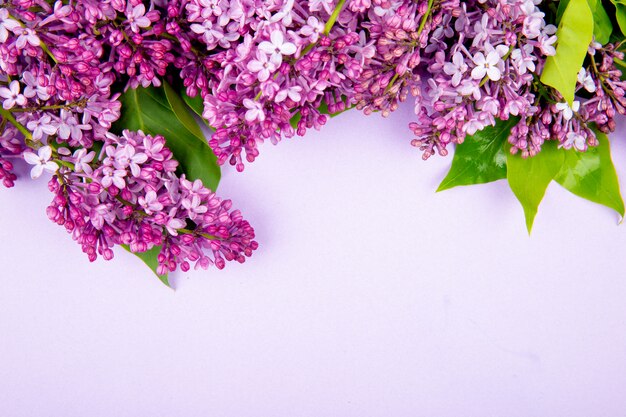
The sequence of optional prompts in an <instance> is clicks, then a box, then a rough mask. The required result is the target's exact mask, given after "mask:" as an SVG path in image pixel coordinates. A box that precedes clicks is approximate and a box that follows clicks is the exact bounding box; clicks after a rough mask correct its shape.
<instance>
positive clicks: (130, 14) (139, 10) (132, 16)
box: [126, 3, 152, 33]
mask: <svg viewBox="0 0 626 417" xmlns="http://www.w3.org/2000/svg"><path fill="white" fill-rule="evenodd" d="M145 14H146V7H145V6H144V5H143V4H141V3H139V4H138V5H136V6H133V5H132V3H129V4H128V6H127V8H126V18H127V20H126V23H127V24H128V25H130V28H131V30H132V31H133V32H135V33H139V30H140V28H147V27H149V26H150V25H151V24H152V22H151V21H150V19H148V18H147V17H146V16H145Z"/></svg>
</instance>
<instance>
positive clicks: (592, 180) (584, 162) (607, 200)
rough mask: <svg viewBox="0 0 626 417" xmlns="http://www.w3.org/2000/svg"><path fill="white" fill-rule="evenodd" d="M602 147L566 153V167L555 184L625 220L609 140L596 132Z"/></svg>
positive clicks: (572, 150) (564, 166) (564, 164)
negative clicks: (612, 211) (613, 211)
mask: <svg viewBox="0 0 626 417" xmlns="http://www.w3.org/2000/svg"><path fill="white" fill-rule="evenodd" d="M596 136H597V137H598V140H599V141H600V144H599V145H598V146H597V147H595V148H591V147H590V148H589V149H588V150H587V151H586V152H577V151H576V150H574V149H570V150H568V151H565V161H564V163H563V167H562V168H561V171H560V172H559V173H558V175H557V176H556V177H555V179H554V180H555V181H556V182H558V183H559V184H561V185H562V186H563V187H564V188H565V189H567V190H568V191H570V192H572V193H574V194H576V195H577V196H579V197H582V198H584V199H587V200H589V201H593V202H594V203H598V204H602V205H605V206H607V207H609V208H612V209H613V210H615V211H616V212H618V213H619V214H620V216H622V217H624V200H623V199H622V195H621V193H620V188H619V180H618V179H617V172H616V171H615V166H614V165H613V161H612V160H611V148H610V145H609V139H608V138H607V137H606V135H604V134H603V133H600V132H596Z"/></svg>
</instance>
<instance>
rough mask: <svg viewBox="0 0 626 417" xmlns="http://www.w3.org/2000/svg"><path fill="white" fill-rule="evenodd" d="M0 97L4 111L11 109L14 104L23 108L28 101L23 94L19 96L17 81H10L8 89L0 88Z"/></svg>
mask: <svg viewBox="0 0 626 417" xmlns="http://www.w3.org/2000/svg"><path fill="white" fill-rule="evenodd" d="M0 97H2V98H3V99H4V100H3V101H2V107H3V108H4V109H5V110H9V109H12V108H13V107H14V106H15V105H16V104H17V105H18V106H24V105H25V104H26V103H27V101H28V100H26V97H24V95H23V94H20V83H19V81H17V80H13V81H11V83H10V84H9V87H8V88H7V87H0Z"/></svg>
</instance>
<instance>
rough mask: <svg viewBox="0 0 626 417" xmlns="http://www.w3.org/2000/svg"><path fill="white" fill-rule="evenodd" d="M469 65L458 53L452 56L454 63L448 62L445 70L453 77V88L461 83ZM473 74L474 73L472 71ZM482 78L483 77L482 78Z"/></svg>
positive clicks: (444, 67)
mask: <svg viewBox="0 0 626 417" xmlns="http://www.w3.org/2000/svg"><path fill="white" fill-rule="evenodd" d="M467 68H468V67H467V64H466V63H465V59H464V58H463V54H461V53H460V52H456V53H455V54H454V55H453V56H452V62H446V63H445V65H444V66H443V70H444V72H445V73H446V74H448V75H450V76H452V86H454V87H456V86H458V85H459V83H460V82H461V78H462V77H463V75H464V74H465V71H467ZM472 74H473V71H472ZM483 77H484V75H483ZM480 78H482V77H480Z"/></svg>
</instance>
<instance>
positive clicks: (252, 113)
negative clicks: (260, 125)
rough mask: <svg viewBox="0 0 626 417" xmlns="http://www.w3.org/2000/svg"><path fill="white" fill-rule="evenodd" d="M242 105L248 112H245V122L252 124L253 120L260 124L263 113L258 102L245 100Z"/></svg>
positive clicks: (263, 116)
mask: <svg viewBox="0 0 626 417" xmlns="http://www.w3.org/2000/svg"><path fill="white" fill-rule="evenodd" d="M243 105H244V106H245V107H246V109H248V111H247V112H246V120H247V121H249V122H254V121H255V120H258V121H260V122H262V121H263V120H265V113H264V112H263V108H262V107H261V104H259V102H257V101H253V100H250V99H245V100H244V101H243Z"/></svg>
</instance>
